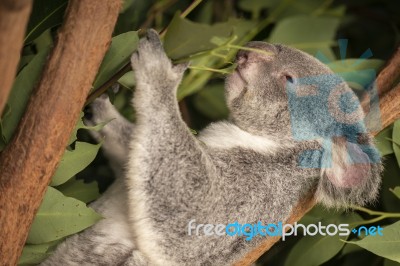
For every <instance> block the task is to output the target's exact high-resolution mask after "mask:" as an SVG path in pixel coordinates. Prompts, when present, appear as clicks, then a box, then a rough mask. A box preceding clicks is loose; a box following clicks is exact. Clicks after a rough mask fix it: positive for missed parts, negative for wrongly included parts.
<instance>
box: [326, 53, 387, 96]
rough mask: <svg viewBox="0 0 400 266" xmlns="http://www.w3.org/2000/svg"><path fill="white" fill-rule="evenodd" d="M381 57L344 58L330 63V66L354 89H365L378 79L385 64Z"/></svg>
mask: <svg viewBox="0 0 400 266" xmlns="http://www.w3.org/2000/svg"><path fill="white" fill-rule="evenodd" d="M383 64H384V61H382V60H379V59H344V60H337V61H334V62H331V63H328V67H329V68H330V69H331V70H332V71H333V72H335V73H336V74H338V75H339V76H341V77H342V78H343V79H344V80H345V81H346V82H347V83H349V85H350V87H351V88H353V89H359V90H365V89H366V88H367V87H368V86H369V85H370V84H371V83H372V82H374V80H375V79H376V73H378V71H379V69H380V68H381V67H382V66H383Z"/></svg>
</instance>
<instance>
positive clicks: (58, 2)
mask: <svg viewBox="0 0 400 266" xmlns="http://www.w3.org/2000/svg"><path fill="white" fill-rule="evenodd" d="M67 3H68V1H67V0H52V1H47V0H35V1H33V7H32V12H31V16H30V18H29V22H28V26H27V29H26V36H25V40H24V42H25V43H28V42H31V41H33V40H34V39H35V38H36V37H38V36H39V35H40V34H41V33H42V32H44V31H45V30H47V29H50V28H52V27H54V26H57V25H59V24H61V22H62V20H63V15H64V12H65V9H66V7H67Z"/></svg>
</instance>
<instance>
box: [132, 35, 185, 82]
mask: <svg viewBox="0 0 400 266" xmlns="http://www.w3.org/2000/svg"><path fill="white" fill-rule="evenodd" d="M131 63H132V68H133V70H134V72H135V76H136V82H137V83H138V84H140V83H144V84H150V85H155V86H156V87H157V86H158V85H160V84H164V85H165V84H166V83H170V82H171V83H173V84H171V85H177V84H178V83H179V82H180V80H181V78H182V75H183V73H184V71H185V70H186V68H187V66H188V64H179V65H173V64H172V63H171V60H170V59H169V58H168V57H167V55H166V54H165V52H164V49H163V46H162V44H161V41H160V38H159V36H158V33H157V32H156V31H155V30H148V31H147V36H146V37H144V38H142V39H141V40H140V42H139V46H138V49H137V51H136V52H135V53H134V54H133V55H132V57H131ZM175 83H176V84H175Z"/></svg>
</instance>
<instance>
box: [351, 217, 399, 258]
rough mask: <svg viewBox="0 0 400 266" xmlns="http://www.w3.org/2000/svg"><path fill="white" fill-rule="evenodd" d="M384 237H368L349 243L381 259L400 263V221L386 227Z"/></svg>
mask: <svg viewBox="0 0 400 266" xmlns="http://www.w3.org/2000/svg"><path fill="white" fill-rule="evenodd" d="M382 233H383V235H382V236H380V235H376V236H372V235H369V236H366V237H365V238H363V239H362V240H360V241H352V242H348V243H351V244H355V245H358V246H360V247H362V248H365V249H366V250H368V251H371V252H372V253H375V254H377V255H379V256H381V257H384V258H387V259H390V260H394V261H397V262H400V252H399V250H400V221H399V222H396V223H394V224H391V225H389V226H386V227H384V229H383V231H382Z"/></svg>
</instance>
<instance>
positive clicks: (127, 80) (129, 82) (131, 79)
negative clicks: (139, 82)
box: [118, 71, 136, 89]
mask: <svg viewBox="0 0 400 266" xmlns="http://www.w3.org/2000/svg"><path fill="white" fill-rule="evenodd" d="M118 83H119V84H121V85H122V86H123V87H125V88H127V89H133V88H134V87H135V84H136V82H135V75H134V74H133V71H129V72H127V73H125V74H124V75H123V76H122V77H121V78H120V79H119V80H118Z"/></svg>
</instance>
